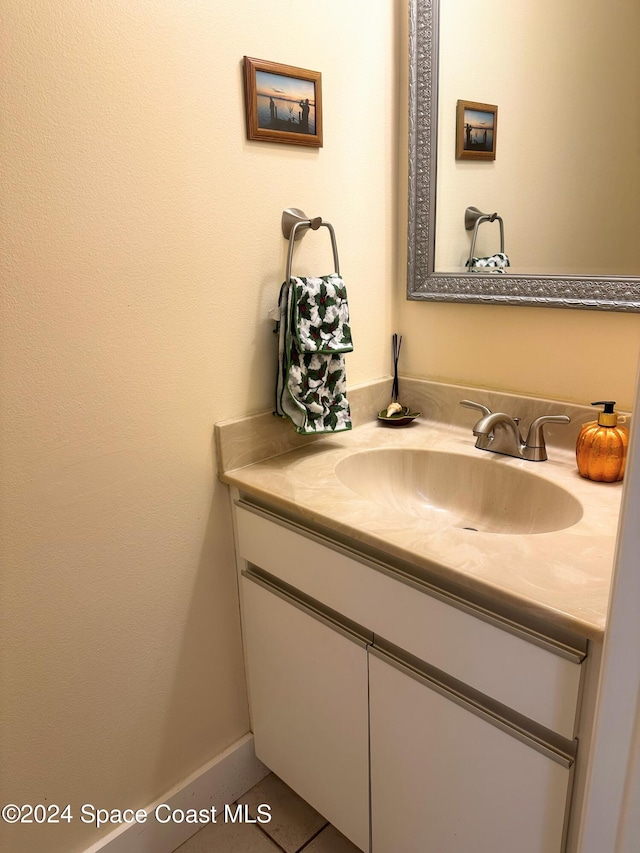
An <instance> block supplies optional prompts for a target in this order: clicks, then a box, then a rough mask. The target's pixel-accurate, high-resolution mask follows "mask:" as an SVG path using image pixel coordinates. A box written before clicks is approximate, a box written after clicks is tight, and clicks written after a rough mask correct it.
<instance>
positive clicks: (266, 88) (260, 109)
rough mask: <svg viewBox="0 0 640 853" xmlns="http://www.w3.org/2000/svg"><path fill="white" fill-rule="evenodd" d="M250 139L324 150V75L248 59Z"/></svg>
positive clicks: (246, 86)
mask: <svg viewBox="0 0 640 853" xmlns="http://www.w3.org/2000/svg"><path fill="white" fill-rule="evenodd" d="M244 97H245V109H246V116H247V139H262V140H265V141H267V142H286V143H289V144H291V145H313V146H316V147H318V148H320V147H322V75H321V74H320V72H319V71H307V70H305V69H304V68H295V67H294V66H292V65H282V64H281V63H279V62H267V61H266V60H262V59H252V58H251V57H249V56H245V58H244Z"/></svg>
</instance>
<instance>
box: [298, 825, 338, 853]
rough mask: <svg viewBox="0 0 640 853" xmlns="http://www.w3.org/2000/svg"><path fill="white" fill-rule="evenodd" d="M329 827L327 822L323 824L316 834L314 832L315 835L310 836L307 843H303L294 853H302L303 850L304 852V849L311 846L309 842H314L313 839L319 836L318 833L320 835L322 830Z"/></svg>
mask: <svg viewBox="0 0 640 853" xmlns="http://www.w3.org/2000/svg"><path fill="white" fill-rule="evenodd" d="M329 825H330V824H329V821H327V822H326V823H324V824H323V825H322V826H321V827H320V829H319V830H318V831H317V832H315V833H314V834H313V835H312V836H311V838H309V839H307V841H305V843H304V844H303V845H302V847H298V849H297V850H296V853H302V851H303V850H305V849H306V848H307V847H308V846H309V845H310V844H311V842H312V841H314V840H315V839H316V838H317V837H318V836H319V835H320V833H321V832H324V830H325V829H326V828H327V827H328V826H329Z"/></svg>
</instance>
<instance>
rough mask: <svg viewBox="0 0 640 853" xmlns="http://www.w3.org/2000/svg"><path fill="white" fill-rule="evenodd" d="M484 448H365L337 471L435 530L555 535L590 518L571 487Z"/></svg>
mask: <svg viewBox="0 0 640 853" xmlns="http://www.w3.org/2000/svg"><path fill="white" fill-rule="evenodd" d="M478 453H479V455H478V456H477V457H475V456H466V455H464V454H462V453H446V452H442V451H435V450H418V449H415V448H410V449H403V448H388V449H378V450H365V451H361V452H358V453H354V454H353V455H351V456H348V457H346V458H344V459H342V460H341V461H340V462H338V464H337V465H336V469H335V472H336V476H337V477H338V479H339V480H340V482H341V483H343V485H345V486H347V487H348V488H349V489H351V491H353V492H355V493H356V494H357V495H359V496H360V497H362V498H367V499H368V500H370V501H372V502H373V503H375V504H377V505H378V506H381V507H383V508H386V509H390V510H393V511H394V512H398V513H402V514H403V515H405V516H412V517H414V518H419V519H422V520H423V526H424V523H427V526H432V528H433V530H434V531H437V530H441V529H443V528H446V527H457V528H463V529H465V530H470V531H478V532H482V533H503V534H530V533H551V532H553V531H556V530H564V529H565V528H567V527H571V526H572V525H573V524H576V523H577V522H578V521H579V520H580V518H581V517H582V506H581V504H580V502H579V501H578V500H577V499H576V498H575V497H574V496H573V495H572V494H571V493H570V492H568V491H567V490H566V489H564V488H562V487H561V486H557V485H556V484H555V483H553V482H550V481H549V480H547V479H544V478H542V477H540V476H537V475H536V474H534V473H533V471H531V472H529V471H528V470H523V468H522V467H520V466H518V464H517V463H516V464H515V465H514V464H513V463H511V464H510V462H509V460H508V459H507V458H506V457H502V456H499V455H496V454H486V453H482V452H481V451H478ZM522 464H525V465H531V466H534V467H535V466H539V465H545V464H546V463H545V462H526V463H522ZM429 522H431V524H430V525H429Z"/></svg>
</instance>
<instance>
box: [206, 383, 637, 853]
mask: <svg viewBox="0 0 640 853" xmlns="http://www.w3.org/2000/svg"><path fill="white" fill-rule="evenodd" d="M405 387H406V384H405ZM412 390H413V394H414V396H413V400H412V404H415V403H419V404H420V407H421V408H422V410H423V411H424V412H425V414H427V410H429V411H430V414H431V417H426V418H424V419H422V420H420V421H417V422H416V423H415V424H414V425H412V426H411V427H410V428H408V429H389V428H385V427H383V426H380V425H379V424H378V423H376V422H375V421H373V422H369V423H365V424H364V425H363V426H359V427H358V428H356V429H354V430H353V431H352V432H349V433H342V434H339V435H335V436H326V437H324V438H322V439H319V440H314V441H313V442H311V443H308V444H306V445H305V446H302V447H299V448H297V449H294V450H290V451H289V452H286V453H279V452H278V451H279V450H282V449H283V448H282V447H281V446H278V447H277V448H275V446H271V447H270V448H269V447H266V446H265V447H264V448H263V450H262V452H263V453H264V455H266V456H267V457H268V458H264V459H263V460H262V461H253V460H247V458H246V457H243V455H242V454H243V453H244V452H245V450H246V447H247V446H248V445H249V444H253V445H254V446H255V445H259V444H260V441H259V440H257V435H256V433H255V432H254V433H253V440H251V439H249V440H246V441H245V442H244V449H243V431H244V435H245V436H247V435H249V434H251V429H255V426H254V427H250V428H249V433H247V424H246V423H242V422H229V423H227V424H223V425H219V426H218V427H217V440H218V450H219V460H220V467H221V471H220V475H221V477H222V479H223V480H224V481H225V482H227V483H228V484H229V485H230V487H231V496H232V505H233V510H232V511H233V519H234V532H235V537H236V552H237V563H238V572H239V584H240V597H241V609H242V625H243V637H244V643H245V658H246V668H247V679H248V689H249V700H250V709H251V721H252V722H251V725H252V730H253V732H254V736H255V748H256V754H257V755H258V757H259V758H260V759H261V760H262V761H263V762H264V763H265V764H266V765H267V766H268V767H269V768H271V769H272V770H273V771H274V772H275V773H276V774H277V775H278V776H280V777H281V778H282V779H283V780H284V781H285V782H286V783H287V784H289V785H290V786H291V787H292V788H293V789H294V790H295V791H297V792H298V793H299V794H300V796H302V797H303V798H304V799H306V800H307V801H308V802H309V803H310V804H311V805H313V806H314V807H315V808H316V809H317V810H318V811H319V812H320V813H321V814H323V815H324V816H325V817H326V818H327V819H328V820H329V821H330V822H331V823H333V824H334V825H335V826H336V827H337V828H338V829H339V830H340V831H341V832H342V833H344V834H345V835H346V836H347V837H348V838H350V839H351V840H352V841H353V842H354V844H356V845H357V846H358V847H359V848H360V849H361V850H363V851H372V853H403V851H406V853H409V851H416V853H417V852H418V851H420V853H430V851H433V853H443V851H447V853H471V851H473V853H511V851H514V850H518V851H519V853H561V851H565V850H568V851H571V850H572V849H573V845H574V844H575V839H574V836H573V831H572V830H573V828H574V825H575V822H576V819H577V816H578V815H579V813H580V801H581V793H582V786H583V783H584V767H585V758H586V755H587V754H588V749H589V735H590V727H591V722H592V714H593V706H594V701H595V689H596V681H597V675H598V668H599V657H600V650H601V644H602V635H603V630H604V625H605V616H606V605H607V599H608V589H609V583H610V574H611V568H612V564H613V550H614V544H615V533H616V524H617V514H618V510H619V501H620V495H621V488H620V486H619V485H613V487H609V485H603V484H595V483H591V482H588V481H585V480H582V479H581V478H580V477H579V475H578V474H577V472H576V471H575V463H574V462H573V460H572V457H571V454H570V452H569V450H568V447H567V446H564V447H563V446H561V444H558V445H556V443H555V441H556V439H557V438H558V436H560V435H561V431H560V428H558V430H557V435H555V434H554V433H553V432H552V431H551V432H550V434H549V437H548V443H549V461H547V462H544V463H531V462H526V461H523V460H518V459H513V458H508V457H505V456H500V455H498V454H493V453H483V452H482V451H478V450H477V449H476V448H475V447H474V441H473V436H472V435H471V430H470V426H471V421H472V420H473V416H472V415H470V413H468V412H467V413H464V412H463V411H462V412H459V411H458V408H457V403H458V401H459V400H460V399H463V398H464V397H465V396H469V393H468V392H469V389H460V388H455V387H454V386H437V385H436V384H435V383H417V382H416V383H414V384H413V386H412ZM383 393H384V392H383ZM474 393H475V394H476V396H477V394H478V392H477V390H476V391H474ZM485 399H486V400H487V402H488V404H489V405H490V406H491V408H492V409H493V410H496V409H498V410H503V411H513V407H514V405H517V406H519V410H518V411H514V412H513V413H514V414H515V415H518V416H519V415H522V417H523V420H526V418H527V417H529V409H528V408H527V407H528V406H529V407H531V417H533V416H537V415H540V414H544V413H560V412H565V413H568V414H569V415H571V416H572V420H573V421H574V422H575V423H576V427H577V428H579V426H580V424H581V423H582V422H583V421H584V420H586V416H585V417H582V414H583V412H582V411H578V409H579V407H562V406H560V404H558V403H548V402H546V401H536V400H529V401H527V400H525V401H522V400H519V399H518V398H509V396H508V395H497V394H488V396H485ZM545 406H546V407H547V409H548V412H543V411H541V407H543V408H544V407H545ZM381 407H382V406H379V408H381ZM509 407H510V408H509ZM465 420H466V421H469V424H468V425H466V426H463V425H462V424H463V423H464V421H465ZM265 424H266V421H265ZM268 428H269V430H271V431H273V430H274V426H273V425H272V424H268ZM559 440H560V441H564V442H565V445H568V444H569V443H570V442H571V440H572V437H571V436H567V435H565V436H564V438H563V439H559ZM274 448H275V450H276V453H277V454H278V455H270V453H269V450H272V451H273V450H274ZM234 453H235V454H236V456H235V461H236V462H239V463H240V464H239V465H238V466H237V467H232V466H233V461H234V459H233V454H234ZM237 454H240V455H237ZM385 459H386V462H385ZM354 460H360V461H358V462H354ZM389 460H391V464H389ZM434 460H435V462H436V467H434V466H433V462H434ZM246 461H250V462H251V464H244V463H245V462H246ZM448 472H450V476H449V477H448V476H447V475H448ZM428 480H435V482H436V485H437V488H436V489H435V492H433V491H431V492H430V490H429V488H428V487H427V485H425V486H424V488H421V486H420V483H421V482H422V481H424V482H425V484H426V482H427V481H428ZM385 484H386V488H385ZM487 484H489V485H488V486H487ZM555 490H558V491H557V492H556V491H555ZM456 494H458V496H459V497H458V499H456ZM531 495H533V496H534V497H533V498H531ZM438 496H442V497H441V498H439V497H438ZM554 501H558V507H559V509H558V513H557V514H555V513H554V512H549V508H550V505H552V506H551V508H552V509H553V503H554ZM563 501H564V503H563ZM514 502H520V503H521V504H522V505H524V506H525V507H526V509H525V511H524V512H522V511H520V512H518V511H515V512H514V511H512V509H513V504H514ZM474 505H475V510H476V511H475V514H474ZM460 506H462V510H460ZM459 510H460V511H459ZM554 519H555V520H554Z"/></svg>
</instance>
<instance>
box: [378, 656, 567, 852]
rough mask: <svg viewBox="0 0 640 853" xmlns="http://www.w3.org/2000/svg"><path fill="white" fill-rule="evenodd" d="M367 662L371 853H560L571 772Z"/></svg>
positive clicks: (418, 684)
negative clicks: (369, 704)
mask: <svg viewBox="0 0 640 853" xmlns="http://www.w3.org/2000/svg"><path fill="white" fill-rule="evenodd" d="M369 657H370V660H369V675H370V698H371V710H370V734H371V813H372V846H371V849H372V853H516V851H517V853H560V851H561V850H562V845H563V825H564V814H565V808H566V800H567V793H568V786H569V778H570V770H569V769H568V767H566V766H562V765H561V764H559V763H557V762H556V761H554V760H553V759H552V758H549V757H548V756H546V755H544V754H542V753H540V752H538V751H537V750H536V749H533V748H532V747H531V746H529V745H527V744H526V743H524V742H522V741H520V740H518V739H516V738H515V737H513V736H512V735H511V734H509V733H507V732H506V731H504V730H502V729H501V728H498V727H496V726H495V725H493V724H492V723H490V722H487V720H486V719H484V718H483V717H482V716H478V715H477V714H476V713H473V712H472V711H470V710H468V708H466V707H464V704H459V703H458V702H457V701H452V699H451V698H449V697H448V696H446V695H443V694H442V693H441V692H439V691H437V690H435V689H433V688H432V687H431V686H428V683H427V682H426V681H425V680H423V679H420V678H416V677H415V676H414V675H413V674H409V672H410V671H409V670H406V671H403V670H402V668H398V666H397V664H395V663H394V664H393V665H392V664H391V663H388V662H386V661H385V660H384V659H382V658H380V657H378V656H377V655H374V654H370V656H369Z"/></svg>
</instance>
